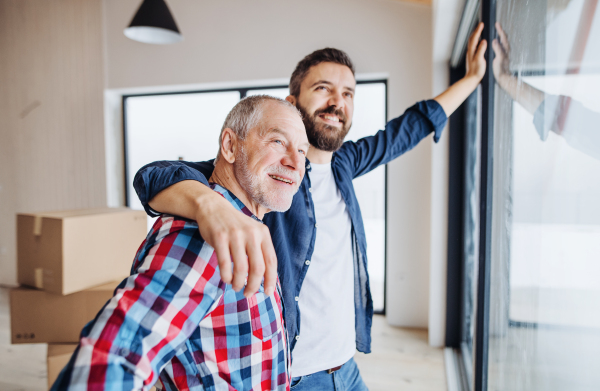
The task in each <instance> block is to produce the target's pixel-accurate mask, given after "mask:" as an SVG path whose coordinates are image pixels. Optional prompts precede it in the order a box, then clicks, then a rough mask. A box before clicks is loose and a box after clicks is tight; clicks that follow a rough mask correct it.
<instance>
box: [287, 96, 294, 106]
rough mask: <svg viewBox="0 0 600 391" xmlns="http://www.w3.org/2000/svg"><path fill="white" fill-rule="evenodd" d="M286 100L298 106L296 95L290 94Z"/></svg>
mask: <svg viewBox="0 0 600 391" xmlns="http://www.w3.org/2000/svg"><path fill="white" fill-rule="evenodd" d="M285 100H287V101H288V102H290V103H291V104H293V105H294V106H296V97H295V96H294V95H288V96H287V97H286V98H285Z"/></svg>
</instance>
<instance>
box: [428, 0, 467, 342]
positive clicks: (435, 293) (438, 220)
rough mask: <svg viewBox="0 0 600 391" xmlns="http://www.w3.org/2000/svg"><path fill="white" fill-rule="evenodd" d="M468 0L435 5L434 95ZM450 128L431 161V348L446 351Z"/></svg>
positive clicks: (437, 0)
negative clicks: (440, 348)
mask: <svg viewBox="0 0 600 391" xmlns="http://www.w3.org/2000/svg"><path fill="white" fill-rule="evenodd" d="M463 6H464V0H434V1H433V20H434V22H433V25H432V27H433V72H432V82H433V83H432V94H433V95H438V94H440V93H441V92H442V91H444V90H445V89H446V88H447V87H448V84H449V81H450V74H449V61H450V55H451V52H452V46H453V44H454V40H455V37H456V31H457V30H458V24H459V22H460V17H461V14H462V9H463ZM449 146H450V138H449V135H448V126H446V129H444V133H443V134H442V137H441V138H440V141H439V142H438V145H436V146H435V147H434V148H435V149H434V153H432V155H431V158H432V161H431V166H432V172H431V250H430V271H429V284H430V289H429V344H430V345H432V346H438V347H442V346H444V345H445V338H446V288H447V277H448V275H447V265H448V162H449V158H450V151H449Z"/></svg>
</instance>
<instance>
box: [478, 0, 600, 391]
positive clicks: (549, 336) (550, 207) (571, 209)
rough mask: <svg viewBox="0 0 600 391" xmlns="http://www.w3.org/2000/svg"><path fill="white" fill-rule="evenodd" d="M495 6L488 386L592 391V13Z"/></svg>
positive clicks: (595, 317) (595, 30) (596, 134)
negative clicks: (494, 90)
mask: <svg viewBox="0 0 600 391" xmlns="http://www.w3.org/2000/svg"><path fill="white" fill-rule="evenodd" d="M497 6H498V8H497V16H498V20H499V22H500V23H501V24H500V25H499V26H497V31H498V36H499V39H498V41H497V42H496V43H495V44H494V51H495V52H496V60H495V61H494V64H493V65H494V74H495V76H496V81H497V87H499V88H497V92H496V107H495V113H494V116H495V127H494V180H493V188H494V191H493V197H494V202H493V209H492V210H493V212H492V237H493V239H492V252H491V253H492V269H491V292H490V295H491V303H490V304H491V306H490V326H489V338H490V345H489V346H490V351H489V383H488V389H490V390H595V389H600V373H599V371H598V368H600V357H599V356H598V354H597V352H598V351H600V256H599V255H598V254H600V202H598V201H599V200H600V9H599V8H598V7H597V1H595V0H594V1H592V0H571V1H534V2H527V3H525V2H521V1H512V0H499V1H498V2H497ZM504 32H506V35H505V34H504Z"/></svg>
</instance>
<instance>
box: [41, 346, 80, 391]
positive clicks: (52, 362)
mask: <svg viewBox="0 0 600 391" xmlns="http://www.w3.org/2000/svg"><path fill="white" fill-rule="evenodd" d="M76 347H77V344H76V343H70V344H48V354H47V355H46V365H47V367H48V389H50V387H52V384H54V382H55V381H56V379H57V378H58V375H59V374H60V371H62V369H63V368H64V367H65V366H66V365H67V363H68V362H69V360H70V359H71V356H72V355H73V352H74V351H75V348H76Z"/></svg>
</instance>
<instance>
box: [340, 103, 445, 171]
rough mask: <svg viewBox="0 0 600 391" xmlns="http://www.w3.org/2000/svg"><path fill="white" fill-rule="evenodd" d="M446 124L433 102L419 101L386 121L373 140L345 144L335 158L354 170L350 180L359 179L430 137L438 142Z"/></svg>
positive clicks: (439, 109)
mask: <svg viewBox="0 0 600 391" xmlns="http://www.w3.org/2000/svg"><path fill="white" fill-rule="evenodd" d="M447 120H448V118H447V116H446V113H445V112H444V109H443V108H442V106H441V105H440V104H439V103H438V102H436V101H435V100H433V99H430V100H426V101H421V102H418V103H416V104H415V105H413V106H412V107H410V108H408V109H407V110H406V111H405V112H404V114H402V115H401V116H399V117H397V118H394V119H392V120H391V121H389V122H388V123H387V124H386V125H385V129H383V130H380V131H379V132H377V133H376V134H374V135H373V136H368V137H364V138H361V139H360V140H358V141H356V142H353V141H348V142H345V143H344V145H343V146H342V148H341V149H340V150H339V151H338V153H337V155H338V157H339V158H341V159H345V160H346V163H347V165H348V166H349V167H353V169H354V172H353V177H358V176H360V175H364V174H366V173H368V172H369V171H371V170H373V169H375V168H377V167H378V166H380V165H382V164H386V163H388V162H389V161H391V160H393V159H395V158H397V157H398V156H400V155H402V154H403V153H405V152H407V151H409V150H411V149H412V148H414V147H415V146H416V145H417V144H418V143H419V142H420V141H421V140H423V139H424V138H425V137H427V136H428V135H429V134H431V133H433V140H434V141H435V142H438V141H439V139H440V137H441V135H442V131H443V130H444V126H445V125H446V122H447Z"/></svg>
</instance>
